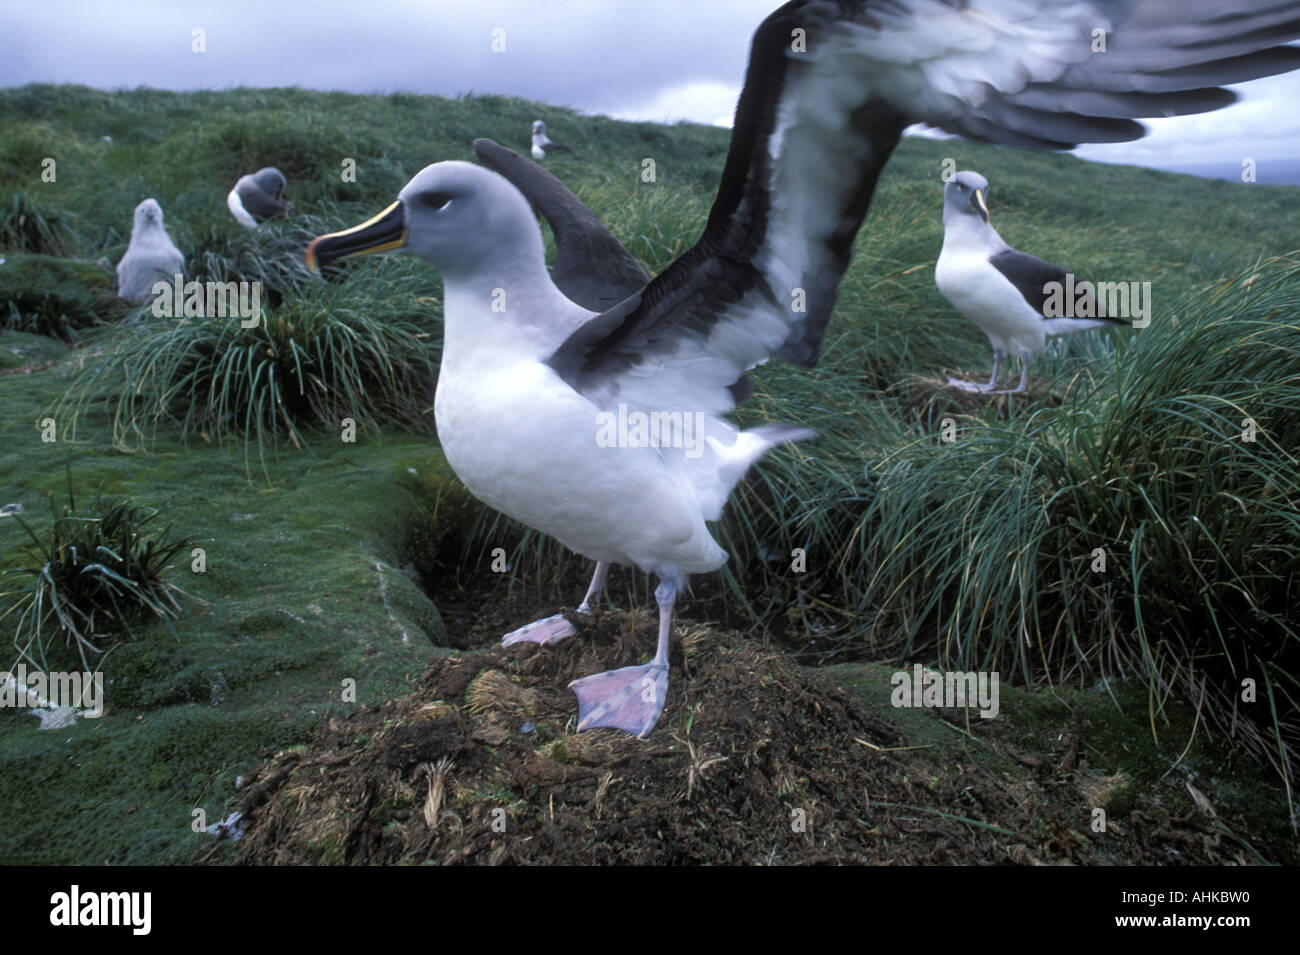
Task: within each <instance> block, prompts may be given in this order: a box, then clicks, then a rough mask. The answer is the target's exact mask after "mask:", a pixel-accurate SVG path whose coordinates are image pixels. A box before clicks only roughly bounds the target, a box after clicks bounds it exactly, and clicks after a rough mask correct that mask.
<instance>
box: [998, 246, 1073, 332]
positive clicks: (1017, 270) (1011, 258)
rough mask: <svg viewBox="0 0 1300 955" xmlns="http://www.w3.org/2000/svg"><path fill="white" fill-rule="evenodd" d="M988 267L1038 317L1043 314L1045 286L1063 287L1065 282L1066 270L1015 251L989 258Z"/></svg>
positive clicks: (1045, 296)
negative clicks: (1001, 278) (1014, 289)
mask: <svg viewBox="0 0 1300 955" xmlns="http://www.w3.org/2000/svg"><path fill="white" fill-rule="evenodd" d="M989 265H991V266H993V267H994V268H995V269H997V270H998V271H999V272H1001V273H1002V276H1003V277H1004V278H1005V279H1006V280H1007V281H1008V282H1010V283H1011V284H1012V285H1014V286H1015V287H1016V291H1017V292H1019V293H1020V295H1021V296H1022V297H1023V298H1024V300H1025V301H1026V302H1028V303H1029V305H1030V307H1031V308H1033V309H1034V311H1036V312H1038V314H1040V315H1043V314H1044V313H1043V308H1044V305H1045V303H1046V301H1047V296H1048V293H1047V292H1046V291H1044V288H1045V287H1046V286H1047V284H1048V283H1049V282H1060V283H1061V285H1062V286H1064V285H1065V281H1066V270H1065V269H1063V268H1061V266H1059V265H1053V264H1052V263H1051V262H1044V261H1043V260H1042V259H1040V258H1039V257H1038V256H1036V255H1029V254H1028V253H1025V252H1017V251H1016V250H1015V249H1007V250H1005V251H1003V252H999V253H997V254H996V255H991V256H989ZM1044 317H1046V316H1044Z"/></svg>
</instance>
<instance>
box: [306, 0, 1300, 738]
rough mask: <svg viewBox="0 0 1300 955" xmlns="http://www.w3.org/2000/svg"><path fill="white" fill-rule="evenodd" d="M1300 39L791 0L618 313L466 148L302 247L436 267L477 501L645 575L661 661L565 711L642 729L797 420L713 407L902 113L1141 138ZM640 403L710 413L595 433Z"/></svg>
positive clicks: (841, 244)
mask: <svg viewBox="0 0 1300 955" xmlns="http://www.w3.org/2000/svg"><path fill="white" fill-rule="evenodd" d="M1098 30H1100V31H1102V35H1104V36H1105V38H1106V51H1107V52H1105V53H1104V54H1103V53H1094V52H1093V49H1094V44H1095V42H1096V39H1095V38H1096V37H1097V36H1098V34H1097V33H1096V31H1098ZM1298 34H1300V4H1297V3H1295V2H1287V3H1279V2H1277V0H1237V2H1235V3H1234V2H1229V3H1225V2H1223V0H1215V2H1210V0H1146V2H1144V3H1141V4H1140V5H1139V4H1137V3H1135V2H1134V0H981V2H980V3H979V4H978V6H977V7H976V6H968V5H967V4H965V3H957V2H940V0H888V2H882V0H858V2H849V0H839V2H831V0H796V2H793V3H788V4H786V5H785V6H783V7H781V8H780V9H779V10H777V11H776V12H775V13H773V14H772V15H771V16H769V17H768V18H767V19H766V20H765V21H764V22H763V24H762V25H761V26H760V27H759V28H758V31H757V33H756V34H755V36H754V40H753V45H752V49H751V52H750V59H749V67H748V70H747V72H746V76H745V86H744V90H743V92H742V93H741V97H740V102H739V104H738V106H737V109H736V122H735V127H734V129H733V132H732V138H731V147H730V151H729V152H728V154H727V159H726V163H725V166H724V168H723V172H722V181H721V184H720V186H719V189H718V195H717V199H716V201H715V202H714V205H713V209H712V211H711V212H710V214H709V219H708V223H707V224H706V226H705V229H704V234H703V235H702V236H701V237H700V240H699V241H698V242H697V243H696V244H695V245H694V246H693V247H692V248H690V249H689V250H688V251H687V252H686V253H684V254H683V255H682V256H681V257H680V258H678V259H677V260H676V261H675V262H673V263H672V264H670V265H669V266H668V267H667V268H666V269H665V270H664V271H663V272H662V273H660V274H659V275H658V276H657V277H656V278H655V279H654V280H653V281H652V282H650V284H649V285H647V286H646V287H645V288H644V289H642V290H640V291H638V292H636V293H635V294H633V295H632V296H631V297H629V298H627V299H626V300H624V301H622V302H620V303H619V304H617V305H615V306H613V307H612V308H607V309H605V310H603V311H601V312H598V313H594V312H591V311H588V310H587V309H585V308H582V307H581V306H580V305H578V304H576V303H574V302H572V301H570V300H569V299H568V298H566V297H565V295H564V294H563V293H562V292H561V291H560V290H559V289H558V288H557V287H556V285H555V283H554V282H553V281H552V279H551V276H550V275H549V274H548V273H547V270H546V265H545V261H544V257H543V245H542V237H541V232H540V229H539V227H538V225H537V220H536V219H535V218H534V217H533V214H532V210H531V209H530V208H529V205H528V202H527V201H526V200H525V199H524V197H523V196H522V195H521V194H520V192H519V190H518V189H516V188H515V187H514V186H512V185H511V184H510V183H509V182H508V181H507V180H506V179H504V178H503V177H501V176H500V175H498V174H497V173H494V172H490V171H489V170H486V169H484V168H482V167H480V166H476V165H472V164H469V163H464V162H442V163H436V164H434V165H432V166H428V167H427V168H425V169H424V170H422V171H421V172H420V173H418V174H417V175H416V176H415V178H414V179H412V180H411V181H410V182H409V183H408V184H407V185H406V186H405V188H403V189H402V191H401V192H400V193H399V195H398V199H397V201H396V202H394V203H393V204H392V205H390V206H389V207H388V208H387V209H385V210H384V211H383V212H381V213H380V214H379V215H377V216H375V217H374V218H373V219H371V220H369V221H367V222H365V223H363V224H361V225H359V226H356V227H355V228H352V229H348V230H346V231H344V232H338V233H333V234H330V235H326V236H321V237H320V238H318V239H316V240H315V241H313V242H312V244H311V245H310V246H309V247H308V250H307V259H308V262H309V264H314V263H324V262H327V261H330V260H334V259H338V258H342V257H347V256H353V255H361V254H364V253H366V252H371V251H378V250H385V249H402V250H404V251H406V252H410V253H412V254H414V255H416V256H418V257H419V258H421V259H422V260H424V261H425V262H427V263H428V264H430V265H432V266H434V267H435V268H437V269H439V270H440V271H441V272H442V278H443V289H444V345H443V351H442V369H441V373H440V376H439V379H438V390H437V396H436V400H435V406H434V407H435V416H436V419H437V425H438V434H439V437H440V439H441V441H442V446H443V451H444V453H445V454H446V457H447V461H448V462H449V463H450V465H451V467H452V468H453V469H454V470H455V472H456V473H457V474H458V475H459V476H460V478H461V480H462V481H464V483H465V486H466V487H467V488H469V490H470V491H471V492H473V493H474V494H475V495H476V496H477V497H479V498H480V499H481V500H483V501H485V502H486V503H487V504H489V505H491V506H492V507H495V508H497V509H498V510H500V511H503V512H504V513H506V514H508V515H510V516H512V517H514V518H516V519H518V520H520V521H522V522H524V523H525V524H528V525H529V526H531V527H534V528H536V529H537V530H539V531H542V532H544V533H547V534H550V535H551V536H553V537H555V538H557V539H558V540H560V541H561V542H562V543H563V544H565V545H566V546H567V547H569V548H571V549H572V550H575V551H577V552H579V553H581V554H584V555H586V556H587V557H589V558H591V559H592V560H595V561H596V562H597V564H596V574H595V578H594V579H593V581H592V586H591V589H590V592H589V594H588V598H587V601H586V603H587V604H588V605H589V604H590V602H591V601H593V600H594V599H595V597H596V596H597V595H598V594H599V592H600V584H601V582H602V580H603V578H604V574H605V570H606V568H607V567H608V565H609V564H611V563H621V564H631V565H635V566H638V567H640V568H642V569H643V570H645V571H647V572H649V573H652V574H654V575H655V576H656V577H657V578H658V579H659V586H658V588H657V589H656V591H655V597H656V600H657V602H658V604H659V643H658V648H657V652H656V654H655V656H654V659H653V660H651V661H650V662H649V663H648V664H645V665H643V666H630V667H625V668H623V669H619V670H612V671H609V672H606V673H600V674H597V675H595V676H591V677H586V678H584V679H582V680H579V681H577V682H576V683H575V684H574V689H575V690H576V691H577V694H578V701H579V716H580V720H579V727H580V728H587V727H592V726H612V727H618V728H620V729H624V730H627V731H628V732H630V733H634V734H636V735H638V736H645V735H646V734H648V733H649V732H650V731H651V729H653V727H654V725H655V723H656V721H657V720H658V719H659V715H660V713H661V712H662V710H663V706H664V700H665V697H666V693H667V686H668V680H667V670H668V644H669V638H670V634H671V630H672V619H673V605H674V601H675V600H676V597H677V594H678V592H679V591H680V590H681V588H682V586H683V585H684V583H685V581H686V578H687V575H689V574H695V573H704V572H707V571H711V570H716V569H717V568H718V567H720V566H722V564H723V563H724V562H725V561H726V559H727V555H726V553H725V552H724V551H723V550H722V548H721V547H719V546H718V544H717V543H716V542H715V541H714V539H713V537H712V535H711V534H710V533H709V529H708V527H707V524H706V522H707V521H711V520H715V519H716V518H717V517H718V516H719V515H720V514H721V511H722V507H723V504H724V503H725V501H726V498H727V495H728V493H729V492H730V491H731V489H732V488H733V487H734V486H735V484H736V482H737V481H739V480H740V478H741V476H742V475H743V474H744V473H745V471H746V469H747V468H748V467H749V466H750V465H751V464H752V463H753V462H754V461H756V460H757V459H758V458H759V457H760V456H761V455H762V454H763V453H764V452H765V451H767V450H769V449H770V448H772V447H774V446H776V445H777V444H780V443H783V442H785V441H789V440H792V439H796V438H801V437H806V436H807V435H808V433H807V432H806V431H803V430H801V429H799V428H796V427H791V426H768V427H764V428H754V429H750V430H747V431H743V432H742V431H740V430H739V429H737V428H736V427H735V426H734V425H733V424H731V423H730V422H729V421H728V420H727V419H726V418H725V417H724V414H725V413H726V412H727V411H729V410H730V409H731V408H732V407H734V406H735V404H736V402H737V401H740V400H743V399H744V397H745V396H746V394H747V393H748V392H747V387H746V386H747V379H746V372H747V371H748V370H749V369H751V368H753V367H754V366H755V365H757V364H759V363H761V362H763V361H765V360H767V359H768V358H769V357H773V356H775V357H777V358H781V359H784V360H786V361H790V362H794V363H796V364H799V365H805V366H809V365H812V364H814V363H815V362H816V361H817V358H818V355H819V352H820V350H821V342H822V336H823V333H824V332H825V329H826V324H827V322H828V321H829V319H830V316H831V310H832V308H833V307H834V305H835V297H836V292H837V289H838V288H839V283H840V278H841V276H842V275H843V273H844V270H845V269H846V268H847V267H848V264H849V259H850V254H851V252H852V246H853V240H854V237H855V236H856V234H857V231H858V228H859V226H860V225H861V224H862V220H863V218H864V216H865V215H866V213H867V207H868V205H869V203H870V201H871V196H872V192H873V191H874V189H875V185H876V179H877V177H878V176H879V175H880V171H881V169H882V168H883V167H884V164H885V161H886V160H887V159H888V157H889V154H890V152H891V151H892V150H893V148H894V146H895V145H896V144H897V143H898V139H899V136H900V135H901V134H902V131H903V129H904V128H905V127H906V126H907V125H909V124H910V123H912V122H916V121H924V122H928V123H930V124H932V125H936V126H940V127H942V128H944V129H947V130H949V131H952V132H956V133H960V134H963V135H966V136H969V137H972V138H975V139H981V140H985V141H989V142H995V143H1010V144H1014V145H1021V146H1037V147H1044V148H1065V147H1068V146H1072V145H1074V144H1077V143H1081V142H1115V141H1120V140H1128V139H1135V138H1137V137H1138V136H1140V135H1141V134H1142V132H1143V129H1142V127H1141V126H1140V125H1139V124H1138V123H1136V122H1134V121H1133V117H1140V116H1149V115H1157V116H1164V115H1172V114H1177V113H1192V112H1199V111H1204V110H1210V109H1216V108H1218V107H1221V106H1225V105H1227V104H1228V103H1230V102H1231V101H1232V99H1233V96H1232V94H1231V93H1228V92H1226V91H1224V90H1221V89H1218V88H1216V86H1217V84H1221V83H1233V82H1238V81H1241V80H1246V79H1250V78H1252V77H1256V76H1264V75H1267V74H1271V73H1279V72H1283V71H1285V70H1289V69H1292V68H1294V67H1295V66H1297V65H1298V64H1300V53H1298V52H1297V51H1295V50H1292V49H1289V48H1287V47H1285V46H1283V45H1282V44H1284V43H1285V42H1286V41H1288V40H1291V39H1293V38H1295V37H1296V36H1297V35H1298ZM634 413H636V414H642V415H647V416H648V415H658V417H659V420H660V421H661V422H662V421H672V420H676V421H678V422H682V421H685V420H692V421H699V423H700V427H699V437H700V438H701V439H702V440H699V441H688V440H680V441H678V442H677V445H680V446H673V442H672V441H669V442H667V446H665V442H662V441H660V442H659V444H660V446H658V447H656V446H653V444H652V443H648V442H646V441H644V440H642V438H643V437H644V435H643V434H641V433H639V432H634V433H633V434H632V435H630V436H629V435H619V436H618V437H619V438H620V439H621V440H617V441H612V442H611V441H610V440H608V438H609V431H608V430H607V426H608V424H609V422H610V419H611V416H619V415H621V414H626V416H627V417H626V419H624V418H622V417H618V420H620V421H622V420H631V417H632V415H633V414H634ZM697 415H698V417H696V416H697ZM673 416H676V418H675V419H674V418H673ZM670 430H671V429H670ZM683 432H684V429H680V430H679V431H678V433H677V437H679V438H681V437H684V435H683ZM661 437H662V435H661ZM669 437H672V435H669ZM648 445H649V446H648ZM525 630H526V632H525V633H523V634H517V635H518V636H522V637H523V638H524V639H527V640H531V641H535V642H539V643H544V642H547V641H549V640H553V639H558V638H560V637H562V636H565V635H567V634H568V633H571V632H572V628H571V627H570V626H569V624H568V623H567V622H566V621H564V620H563V619H562V618H560V619H558V620H557V619H556V618H552V619H551V620H547V621H539V622H538V623H537V624H533V625H530V628H525Z"/></svg>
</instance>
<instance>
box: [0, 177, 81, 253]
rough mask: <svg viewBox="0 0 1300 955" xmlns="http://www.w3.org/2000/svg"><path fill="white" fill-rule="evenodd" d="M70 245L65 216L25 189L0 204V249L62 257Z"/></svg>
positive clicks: (69, 231) (69, 230)
mask: <svg viewBox="0 0 1300 955" xmlns="http://www.w3.org/2000/svg"><path fill="white" fill-rule="evenodd" d="M72 244H73V242H72V230H71V229H70V228H69V225H68V216H67V215H66V214H65V213H63V212H61V211H59V210H58V209H57V208H54V207H52V206H48V205H46V204H44V203H42V202H40V201H39V200H37V199H36V198H35V197H34V196H33V195H32V194H31V193H29V192H27V191H26V190H22V189H20V190H18V191H16V192H14V193H13V195H11V196H9V197H8V198H7V199H5V200H4V201H3V204H0V250H4V251H6V252H35V253H38V254H43V255H62V254H63V253H65V252H66V251H68V250H69V248H70V246H71V245H72Z"/></svg>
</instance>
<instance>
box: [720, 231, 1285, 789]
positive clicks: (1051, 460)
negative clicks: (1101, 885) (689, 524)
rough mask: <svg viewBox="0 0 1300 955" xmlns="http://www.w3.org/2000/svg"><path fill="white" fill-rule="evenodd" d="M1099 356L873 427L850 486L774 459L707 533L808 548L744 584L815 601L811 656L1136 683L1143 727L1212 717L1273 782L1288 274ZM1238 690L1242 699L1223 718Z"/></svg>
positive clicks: (1188, 298) (733, 540) (817, 465)
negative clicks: (1056, 385) (793, 561)
mask: <svg viewBox="0 0 1300 955" xmlns="http://www.w3.org/2000/svg"><path fill="white" fill-rule="evenodd" d="M1101 361H1103V362H1104V363H1105V364H1106V365H1108V367H1103V368H1097V367H1095V366H1094V367H1092V368H1091V369H1089V370H1088V371H1086V372H1085V371H1083V370H1079V371H1076V372H1075V373H1073V374H1062V375H1060V376H1058V381H1059V379H1060V378H1066V379H1068V380H1067V381H1066V391H1067V392H1069V393H1071V394H1072V398H1071V400H1069V401H1068V402H1067V403H1065V404H1064V405H1062V406H1060V407H1055V408H1053V407H1042V406H1041V405H1038V406H1036V405H1035V403H1033V402H1031V403H1029V404H1028V406H1027V407H1026V408H1025V409H1024V410H1023V411H1020V412H1019V413H1014V414H1013V416H1012V417H1010V419H1009V420H1007V419H1004V417H1003V416H1002V413H1001V412H1000V409H999V408H998V407H997V406H995V405H994V404H992V403H989V404H987V405H986V406H985V407H984V408H982V409H979V410H973V411H966V412H953V413H952V415H951V417H952V419H953V423H954V424H955V425H956V426H957V435H956V440H954V441H952V442H950V443H946V442H944V441H942V440H941V436H940V434H939V429H938V427H937V426H934V425H927V423H926V422H924V421H922V422H918V424H920V425H921V426H922V427H919V428H915V429H899V428H898V427H897V423H896V422H895V423H889V422H886V423H885V424H883V425H882V426H879V427H877V428H875V429H873V430H872V432H871V438H869V439H868V440H867V441H866V442H864V443H863V446H862V452H863V457H862V460H863V462H864V464H863V468H862V471H861V473H859V474H854V473H852V471H851V470H849V469H847V468H846V467H845V466H844V461H845V458H844V457H842V456H841V454H839V453H835V452H834V451H832V453H829V454H826V455H825V457H822V456H821V454H819V453H817V452H810V451H809V450H808V449H799V450H798V451H796V452H794V454H793V455H790V456H785V455H783V456H781V457H779V458H776V459H774V461H773V462H772V464H771V465H770V466H769V467H768V468H767V469H765V471H764V472H762V476H761V477H760V478H759V479H758V480H757V481H755V482H752V483H751V484H750V485H749V486H748V488H747V489H746V493H745V494H744V496H743V497H742V500H741V502H740V506H739V507H737V508H735V509H734V510H733V521H732V523H730V524H729V525H727V527H726V531H727V541H726V544H727V546H729V547H734V548H735V549H736V550H737V551H738V552H739V553H740V554H741V555H742V564H746V565H747V566H750V567H752V566H754V561H753V560H752V555H753V553H754V552H755V551H756V550H757V549H758V546H759V539H760V538H759V535H760V534H763V533H765V534H766V535H767V536H769V537H775V538H778V539H784V540H786V541H788V542H792V543H794V544H797V545H801V546H806V547H807V548H808V549H809V553H810V554H815V555H819V556H818V559H813V558H810V562H811V563H812V564H817V565H818V566H817V567H815V568H813V569H812V570H811V571H810V573H808V574H807V575H805V576H804V577H803V578H802V579H800V580H797V581H792V579H791V575H790V574H788V573H784V574H783V573H776V572H768V573H766V574H765V575H764V576H765V580H764V585H765V588H767V589H769V590H770V591H771V592H775V593H779V594H781V597H780V598H779V599H777V600H776V601H775V602H776V603H777V604H783V603H785V602H786V601H790V600H793V601H795V602H796V603H798V604H803V603H804V602H807V601H808V599H809V596H808V595H810V594H819V595H826V594H829V595H831V596H830V598H829V599H827V598H826V597H825V596H822V597H818V598H815V599H813V601H812V603H813V607H812V610H811V612H808V613H806V614H805V620H804V623H805V629H806V631H807V632H808V633H809V634H812V633H815V634H816V652H818V653H821V654H824V655H826V656H840V655H846V654H847V655H854V654H857V653H860V652H861V651H862V650H863V649H864V647H866V648H869V652H871V653H873V654H881V653H883V654H887V655H889V656H891V657H896V658H898V659H912V658H915V657H918V656H919V657H922V658H932V657H933V656H934V654H935V653H936V649H937V653H938V657H939V659H940V661H941V662H942V664H943V665H945V666H950V667H952V668H956V669H981V670H999V671H1001V672H1002V673H1003V674H1004V675H1011V674H1014V675H1015V676H1017V677H1019V678H1021V679H1024V680H1034V679H1042V678H1047V679H1050V680H1053V681H1058V682H1059V681H1066V680H1074V681H1088V680H1095V679H1097V678H1099V677H1103V676H1110V675H1118V676H1122V677H1131V678H1135V679H1141V680H1144V681H1146V682H1147V683H1148V684H1149V687H1150V699H1151V710H1152V726H1153V730H1154V729H1156V728H1157V722H1158V720H1157V717H1158V716H1159V714H1160V710H1161V708H1162V707H1163V706H1164V705H1165V704H1166V703H1167V701H1168V700H1169V699H1170V697H1171V695H1173V694H1175V693H1176V694H1178V695H1180V696H1182V697H1184V698H1192V699H1196V700H1200V701H1202V702H1203V703H1204V714H1205V717H1206V722H1207V723H1208V724H1209V725H1210V726H1211V727H1214V728H1217V729H1219V730H1220V731H1223V732H1231V733H1233V734H1234V735H1236V736H1237V737H1238V738H1239V739H1240V740H1242V741H1244V742H1245V743H1247V744H1248V745H1250V746H1252V747H1253V748H1255V749H1256V750H1257V751H1259V752H1261V753H1266V754H1268V755H1269V756H1270V757H1271V758H1272V760H1273V762H1274V763H1275V765H1276V767H1277V768H1278V769H1279V770H1281V771H1283V772H1284V773H1286V772H1289V771H1290V770H1288V769H1287V768H1286V764H1287V761H1288V759H1289V757H1288V755H1287V753H1288V751H1289V750H1291V749H1293V748H1294V747H1295V746H1296V743H1297V730H1300V692H1297V691H1300V686H1297V683H1296V676H1295V674H1296V673H1297V672H1300V643H1298V642H1297V641H1298V639H1300V634H1298V633H1297V618H1296V612H1295V608H1296V606H1297V605H1300V592H1298V591H1297V588H1300V512H1298V511H1297V502H1298V501H1300V459H1298V458H1297V449H1298V448H1300V261H1298V260H1297V258H1296V257H1294V256H1292V257H1287V258H1283V259H1277V260H1273V261H1270V262H1267V263H1263V264H1262V265H1261V266H1260V267H1259V268H1258V269H1250V270H1247V271H1245V272H1242V273H1240V274H1239V275H1237V276H1235V277H1232V278H1230V279H1227V280H1224V281H1221V282H1218V283H1214V284H1212V285H1210V286H1209V287H1207V288H1197V289H1193V290H1191V291H1189V292H1188V293H1187V294H1185V295H1184V296H1183V298H1182V299H1181V301H1178V302H1176V303H1174V304H1173V305H1172V307H1171V311H1170V314H1169V315H1168V316H1166V317H1165V319H1164V320H1162V321H1156V322H1153V324H1152V325H1151V326H1150V327H1149V328H1146V329H1142V330H1139V331H1136V332H1134V333H1133V334H1132V336H1131V337H1130V338H1129V339H1128V342H1127V346H1126V347H1121V348H1120V349H1119V350H1117V351H1115V352H1114V353H1113V354H1112V355H1111V356H1109V357H1108V358H1102V359H1101ZM1049 390H1050V387H1049ZM787 410H788V408H787ZM808 410H809V411H812V410H813V409H811V408H809V409H808ZM810 417H814V418H815V417H816V416H815V415H810ZM1252 427H1253V429H1254V433H1253V434H1250V435H1248V437H1247V438H1243V435H1244V434H1247V433H1248V429H1250V428H1252ZM891 430H892V431H893V432H894V433H893V434H892V435H891V434H890V432H891ZM1249 437H1253V438H1254V440H1249V439H1248V438H1249ZM829 443H831V444H832V446H833V447H835V451H838V450H840V448H842V447H843V444H844V443H845V436H842V435H834V434H832V436H831V438H830V442H829ZM764 525H765V526H766V527H767V530H766V531H765V532H763V531H759V530H758V527H759V526H764ZM773 525H775V526H776V527H779V528H780V531H775V532H774V530H773V529H772V528H773ZM746 557H749V558H751V559H750V560H748V562H747V563H746V561H745V558H746ZM1098 558H1104V569H1100V568H1102V566H1103V565H1102V564H1101V563H1099V561H1098ZM786 563H787V564H788V561H786ZM818 610H820V611H821V612H817V611H818ZM1245 678H1252V679H1254V680H1255V682H1256V684H1257V686H1258V688H1259V698H1260V705H1259V706H1257V707H1254V708H1245V709H1243V707H1242V705H1241V702H1240V694H1241V689H1242V687H1241V681H1242V680H1243V679H1245Z"/></svg>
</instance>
